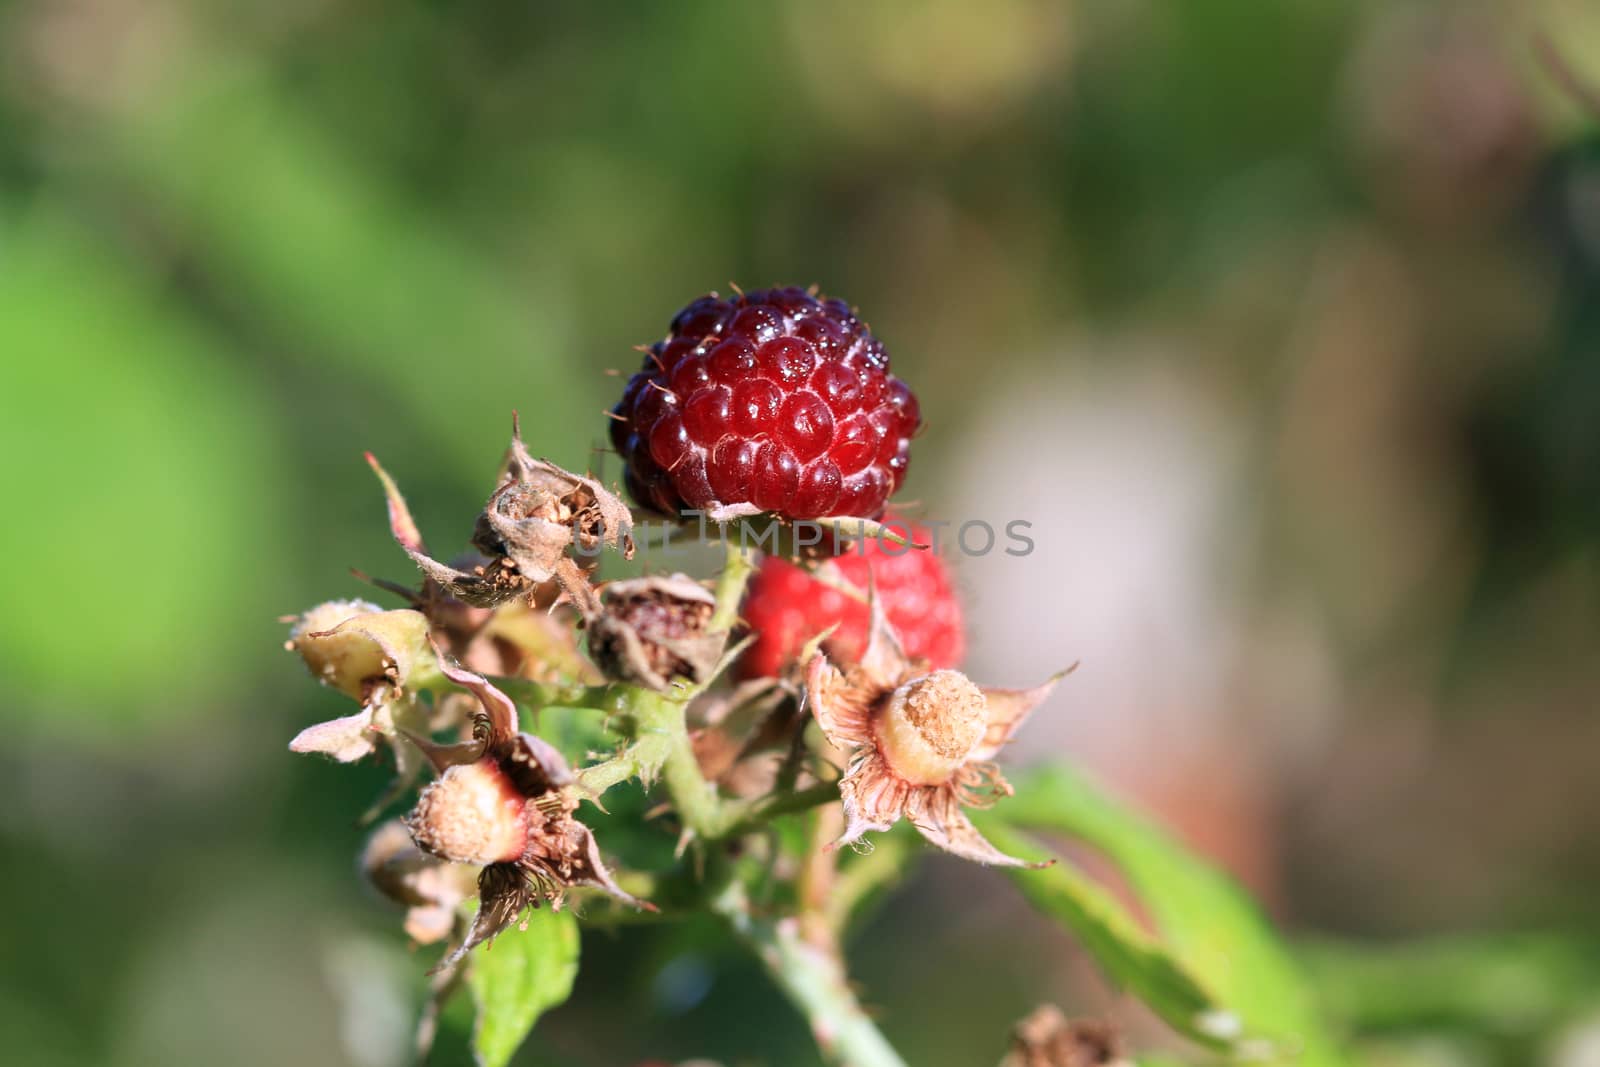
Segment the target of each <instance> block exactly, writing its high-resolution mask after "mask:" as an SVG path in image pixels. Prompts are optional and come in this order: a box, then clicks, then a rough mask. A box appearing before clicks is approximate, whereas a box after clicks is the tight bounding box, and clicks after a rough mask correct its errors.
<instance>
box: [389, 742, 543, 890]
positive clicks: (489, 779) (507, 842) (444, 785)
mask: <svg viewBox="0 0 1600 1067" xmlns="http://www.w3.org/2000/svg"><path fill="white" fill-rule="evenodd" d="M527 799H528V798H527V797H525V796H523V795H522V793H521V792H519V791H518V789H517V787H516V786H515V785H513V784H512V782H511V779H510V778H509V777H508V776H507V775H506V773H505V771H503V770H502V769H501V768H500V766H499V765H498V764H497V763H496V762H495V761H494V760H493V759H490V758H484V759H480V760H478V761H477V762H476V763H464V764H458V765H457V766H454V767H450V768H449V769H447V770H446V771H445V772H444V773H443V774H442V775H440V776H439V778H438V779H436V780H435V781H433V782H432V783H430V784H429V785H428V787H427V788H426V789H424V790H423V791H422V795H421V796H419V797H418V798H417V806H416V807H415V808H413V809H412V811H411V814H410V815H409V816H407V817H406V827H407V829H409V830H410V831H411V836H412V838H413V839H414V840H415V841H416V842H417V846H418V847H419V848H422V849H423V850H425V851H427V852H431V853H432V854H433V855H435V856H439V857H442V858H444V859H447V860H452V861H454V862H456V863H475V864H489V863H509V862H511V861H513V860H517V859H521V858H522V852H523V850H524V849H525V848H526V847H527V843H528V815H527V811H526V807H527Z"/></svg>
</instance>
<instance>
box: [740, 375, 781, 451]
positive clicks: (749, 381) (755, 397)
mask: <svg viewBox="0 0 1600 1067" xmlns="http://www.w3.org/2000/svg"><path fill="white" fill-rule="evenodd" d="M782 406H783V390H781V389H779V388H778V387H777V385H775V384H774V383H772V382H769V381H768V380H767V379H765V378H746V379H745V380H744V381H742V382H740V383H739V384H737V385H735V386H734V387H733V428H734V429H735V430H736V431H738V432H739V433H742V434H744V435H745V436H746V437H754V436H756V435H757V434H760V433H766V432H767V431H768V430H771V429H772V428H773V424H774V423H775V421H776V420H777V418H778V412H779V410H780V409H781V407H782Z"/></svg>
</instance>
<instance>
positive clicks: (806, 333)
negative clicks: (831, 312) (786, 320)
mask: <svg viewBox="0 0 1600 1067" xmlns="http://www.w3.org/2000/svg"><path fill="white" fill-rule="evenodd" d="M794 336H795V337H796V338H797V339H799V340H801V341H805V342H806V343H807V344H810V345H812V346H813V347H815V348H816V350H817V351H818V352H821V353H822V355H823V357H824V358H826V357H827V356H829V355H832V354H833V353H835V352H839V351H842V350H843V348H844V344H845V334H844V331H843V330H841V329H840V328H839V326H838V324H836V323H835V322H834V321H833V320H831V319H829V318H826V317H825V316H822V315H813V316H812V317H810V318H808V319H805V320H803V321H802V322H801V323H800V325H798V326H796V327H795V328H794Z"/></svg>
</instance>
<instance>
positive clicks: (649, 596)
mask: <svg viewBox="0 0 1600 1067" xmlns="http://www.w3.org/2000/svg"><path fill="white" fill-rule="evenodd" d="M600 603H601V607H600V610H599V611H598V612H596V613H595V614H593V615H592V616H591V617H590V618H589V619H588V620H587V624H586V625H587V627H588V630H589V655H590V657H591V658H592V659H593V660H594V661H595V664H596V666H598V667H599V668H600V670H601V672H602V673H604V674H605V675H606V677H608V678H611V679H614V680H616V681H623V682H629V683H632V684H634V685H642V686H644V687H646V688H648V689H655V690H658V691H665V690H667V689H669V688H671V686H672V682H673V680H674V679H679V678H681V679H684V680H686V681H688V682H689V683H690V684H694V685H698V684H700V683H702V682H706V681H709V680H710V679H711V678H712V677H713V676H714V675H715V673H716V670H717V667H718V665H719V664H720V663H721V661H722V652H723V649H724V648H725V647H726V645H727V639H728V635H727V634H726V633H708V632H707V630H706V626H707V624H708V623H709V622H710V621H711V616H712V613H713V612H715V611H716V606H717V601H716V598H715V597H714V596H712V595H711V593H710V592H709V591H708V590H707V589H706V588H705V587H704V586H702V585H701V584H700V583H699V582H696V581H694V580H693V579H691V578H689V577H687V576H685V575H682V574H674V575H671V576H670V577H649V578H634V579H628V580H626V581H620V582H611V583H610V584H608V585H606V586H605V587H604V588H603V589H602V590H601V593H600Z"/></svg>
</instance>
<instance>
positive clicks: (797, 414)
mask: <svg viewBox="0 0 1600 1067" xmlns="http://www.w3.org/2000/svg"><path fill="white" fill-rule="evenodd" d="M612 415H613V416H614V417H613V420H612V425H611V441H612V444H613V445H614V446H615V447H616V449H617V451H618V452H619V453H621V455H622V457H623V459H624V461H625V462H626V463H627V465H628V470H627V479H626V480H627V486H628V491H629V493H631V494H632V496H633V498H634V499H635V500H636V501H637V502H638V503H639V505H640V506H641V507H645V508H650V509H652V510H654V511H658V512H661V513H663V514H667V515H676V514H678V513H679V512H681V511H684V510H688V509H697V510H701V511H704V512H706V513H708V514H710V515H711V516H712V517H713V518H732V517H735V516H738V515H749V514H755V513H757V512H762V511H770V512H774V513H776V514H778V515H781V516H784V517H786V518H791V519H811V518H819V517H823V516H835V515H849V516H861V517H865V518H876V517H877V516H879V515H881V514H882V513H883V508H884V504H885V502H886V501H887V500H888V499H889V497H890V495H891V494H892V493H894V492H895V490H897V489H899V488H900V483H901V482H902V481H904V480H905V475H906V465H907V463H908V461H909V457H910V450H911V438H912V436H913V435H915V434H916V432H917V429H918V427H919V426H920V425H921V421H922V419H921V414H920V411H919V409H918V406H917V399H916V397H915V396H914V395H912V392H911V390H910V389H909V388H908V387H907V386H906V384H905V383H904V382H902V381H901V380H900V379H898V378H896V377H895V376H894V375H892V374H890V373H889V356H888V353H887V352H885V351H884V349H883V345H882V344H880V343H879V342H878V340H877V339H876V338H875V337H873V336H872V334H871V333H870V332H869V331H868V330H867V327H866V325H865V324H864V323H862V322H861V320H860V319H858V318H856V316H855V313H854V312H852V311H851V310H850V307H849V305H847V304H845V303H844V302H843V301H842V300H830V299H825V298H822V297H818V296H814V295H812V294H810V293H808V292H806V291H804V290H802V289H797V288H793V287H790V288H785V289H770V290H763V291H761V292H754V293H742V294H739V295H738V296H736V297H733V298H730V299H723V298H721V297H718V296H716V295H715V294H711V295H708V296H703V297H701V298H699V299H698V300H696V301H694V302H693V303H691V304H690V305H689V306H688V307H686V308H684V309H683V310H682V311H680V312H678V314H677V317H675V318H674V319H673V320H672V328H671V330H670V331H669V332H668V334H667V337H666V339H665V340H662V341H658V342H656V343H655V344H653V345H651V346H650V348H649V350H648V352H647V353H646V355H645V359H644V366H643V368H642V369H641V370H640V371H639V373H638V374H635V375H634V376H633V378H632V379H631V380H630V381H629V382H628V387H627V390H626V391H625V392H624V393H623V395H622V400H621V401H620V402H619V403H618V404H617V406H616V407H615V408H614V409H613V410H612Z"/></svg>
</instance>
